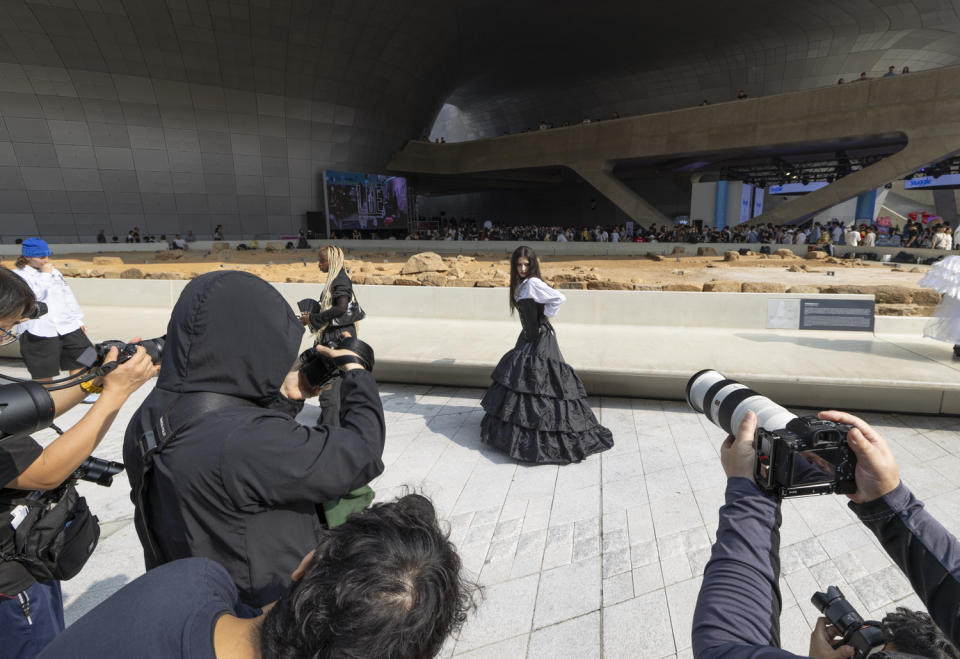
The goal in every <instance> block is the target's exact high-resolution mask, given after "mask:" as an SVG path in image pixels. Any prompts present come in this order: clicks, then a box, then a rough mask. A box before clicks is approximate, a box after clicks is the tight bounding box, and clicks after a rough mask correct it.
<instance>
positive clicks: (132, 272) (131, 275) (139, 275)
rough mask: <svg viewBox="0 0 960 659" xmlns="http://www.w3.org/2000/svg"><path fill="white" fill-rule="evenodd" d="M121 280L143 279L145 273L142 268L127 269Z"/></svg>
mask: <svg viewBox="0 0 960 659" xmlns="http://www.w3.org/2000/svg"><path fill="white" fill-rule="evenodd" d="M120 279H143V271H142V270H141V269H140V268H127V269H126V270H124V271H123V272H121V273H120Z"/></svg>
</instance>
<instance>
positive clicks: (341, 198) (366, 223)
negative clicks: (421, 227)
mask: <svg viewBox="0 0 960 659" xmlns="http://www.w3.org/2000/svg"><path fill="white" fill-rule="evenodd" d="M324 191H325V193H326V195H327V212H328V214H329V217H330V228H331V229H332V230H335V231H343V230H345V229H365V230H369V231H375V230H378V229H405V228H406V227H407V219H408V210H407V179H405V178H403V177H402V176H384V175H382V174H358V173H356V172H338V171H332V170H327V172H326V173H325V181H324Z"/></svg>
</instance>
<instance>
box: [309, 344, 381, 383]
mask: <svg viewBox="0 0 960 659" xmlns="http://www.w3.org/2000/svg"><path fill="white" fill-rule="evenodd" d="M327 347H328V348H331V349H333V350H340V349H343V350H349V351H351V352H353V353H355V354H356V355H357V356H356V357H354V356H353V355H344V356H341V357H336V358H334V359H330V358H329V357H327V356H326V355H322V354H320V353H319V352H317V350H316V348H309V349H308V350H304V351H303V352H302V353H300V373H301V375H303V378H304V379H305V380H306V381H307V382H308V383H309V384H310V386H311V387H322V386H323V385H325V384H327V383H328V382H330V380H332V379H333V378H335V377H337V376H338V375H339V374H340V366H341V365H342V364H350V363H358V364H360V365H361V366H363V367H364V368H365V369H367V370H368V371H372V370H373V364H374V354H373V348H371V347H370V346H369V345H367V344H366V343H364V342H363V341H361V340H360V339H357V338H354V337H344V338H341V339H340V340H339V341H337V342H336V343H334V344H329V345H327Z"/></svg>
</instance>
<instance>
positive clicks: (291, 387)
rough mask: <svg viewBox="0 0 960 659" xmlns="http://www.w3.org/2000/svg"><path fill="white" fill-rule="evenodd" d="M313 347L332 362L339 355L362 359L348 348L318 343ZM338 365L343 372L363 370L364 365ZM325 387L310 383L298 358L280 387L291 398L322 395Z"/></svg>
mask: <svg viewBox="0 0 960 659" xmlns="http://www.w3.org/2000/svg"><path fill="white" fill-rule="evenodd" d="M313 349H314V350H315V351H316V352H317V353H318V354H320V355H321V356H323V357H325V358H327V359H328V360H330V361H331V362H332V361H333V360H335V359H336V358H338V357H352V358H356V359H358V360H359V359H362V357H361V356H360V355H358V354H357V353H355V352H354V351H352V350H348V349H346V348H328V347H327V346H325V345H320V344H318V345H317V346H315V347H314V348H313ZM337 367H338V368H339V369H340V371H341V372H343V373H346V372H347V371H353V370H355V369H361V370H363V365H362V364H360V363H359V362H350V363H345V364H337ZM323 387H324V385H323V384H321V385H318V386H314V385H312V384H310V382H309V381H308V379H307V377H306V376H305V375H304V369H303V367H302V362H301V361H300V360H298V361H297V363H296V364H294V366H293V369H291V371H290V372H289V373H287V377H286V378H285V379H284V381H283V384H282V385H281V387H280V393H281V394H283V395H284V396H285V397H287V398H289V399H290V400H306V399H307V398H313V397H314V396H318V395H320V391H321V389H323Z"/></svg>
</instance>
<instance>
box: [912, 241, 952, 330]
mask: <svg viewBox="0 0 960 659" xmlns="http://www.w3.org/2000/svg"><path fill="white" fill-rule="evenodd" d="M919 285H920V286H923V287H925V288H932V289H934V290H935V291H937V292H938V293H940V294H941V295H943V297H942V298H941V299H940V304H938V305H937V308H936V309H935V310H934V312H933V316H931V317H930V320H929V321H928V322H927V324H926V325H924V327H923V335H924V336H926V337H929V338H931V339H936V340H938V341H947V342H948V343H953V344H954V345H956V344H960V256H948V257H946V258H945V259H943V260H942V261H939V262H938V263H936V264H935V265H934V266H933V267H932V268H930V271H929V272H927V274H926V275H924V277H923V279H921V280H920V282H919Z"/></svg>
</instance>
